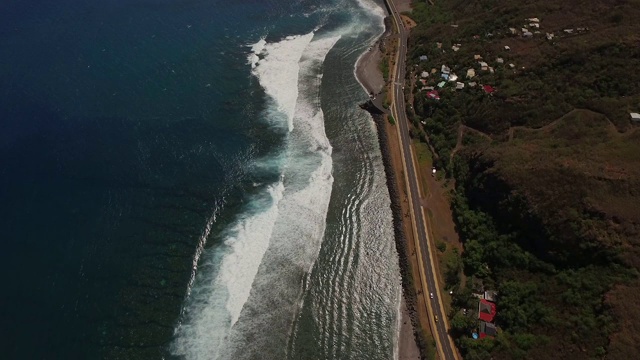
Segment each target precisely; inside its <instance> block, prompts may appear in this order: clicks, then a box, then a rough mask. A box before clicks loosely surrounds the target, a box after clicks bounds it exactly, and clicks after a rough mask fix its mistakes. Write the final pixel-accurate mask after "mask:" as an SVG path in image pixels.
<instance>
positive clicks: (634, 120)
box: [629, 113, 640, 122]
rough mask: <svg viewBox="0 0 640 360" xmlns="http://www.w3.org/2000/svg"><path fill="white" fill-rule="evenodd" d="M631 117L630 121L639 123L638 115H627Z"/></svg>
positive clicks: (639, 117)
mask: <svg viewBox="0 0 640 360" xmlns="http://www.w3.org/2000/svg"><path fill="white" fill-rule="evenodd" d="M629 115H631V121H633V122H640V114H638V113H629Z"/></svg>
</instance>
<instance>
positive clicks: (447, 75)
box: [416, 43, 515, 100]
mask: <svg viewBox="0 0 640 360" xmlns="http://www.w3.org/2000/svg"><path fill="white" fill-rule="evenodd" d="M438 45H441V43H438ZM459 46H461V44H456V45H454V47H458V48H459ZM454 51H456V50H454ZM473 59H474V62H475V64H476V65H475V67H473V66H472V67H469V68H468V69H467V70H466V72H465V75H464V78H463V77H462V76H458V75H457V74H455V73H454V72H453V70H452V69H451V68H450V67H449V66H447V65H446V64H442V65H441V66H440V69H439V70H438V69H437V68H432V69H431V71H430V72H429V71H426V70H424V71H422V72H421V73H420V74H417V75H416V78H418V81H419V83H420V84H421V86H420V85H419V86H420V90H421V91H426V97H427V98H428V99H433V100H440V95H441V94H440V91H442V90H443V89H444V88H446V87H449V88H451V89H454V90H463V89H465V88H478V89H480V90H482V91H484V92H485V93H487V94H492V93H493V92H495V91H496V89H495V87H494V86H491V85H487V84H481V83H478V82H477V81H476V80H477V79H478V77H479V76H480V75H481V74H482V73H490V74H493V73H495V69H494V66H495V65H503V64H504V59H503V58H501V57H498V58H496V59H495V65H494V64H492V65H489V64H488V63H487V62H486V61H483V59H482V56H480V55H474V57H473ZM427 60H428V57H427V56H426V55H422V56H420V61H427ZM509 67H511V68H514V67H515V65H513V64H509ZM449 84H450V86H449Z"/></svg>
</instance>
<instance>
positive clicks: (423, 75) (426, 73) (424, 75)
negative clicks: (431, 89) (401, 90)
mask: <svg viewBox="0 0 640 360" xmlns="http://www.w3.org/2000/svg"><path fill="white" fill-rule="evenodd" d="M420 77H421V78H423V79H424V78H428V77H429V73H428V72H427V71H423V72H422V73H421V74H420Z"/></svg>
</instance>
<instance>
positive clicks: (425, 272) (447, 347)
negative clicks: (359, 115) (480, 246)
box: [386, 0, 458, 360]
mask: <svg viewBox="0 0 640 360" xmlns="http://www.w3.org/2000/svg"><path fill="white" fill-rule="evenodd" d="M386 1H387V4H388V7H389V10H390V11H391V15H392V16H393V20H394V22H395V25H396V30H397V32H398V37H399V42H398V52H397V54H396V62H395V68H394V76H393V90H392V92H391V103H392V106H391V114H392V115H393V117H394V118H395V119H396V123H397V124H398V127H399V134H400V136H399V138H400V139H399V140H400V148H401V149H400V150H401V153H402V161H403V167H404V170H405V182H406V185H407V192H408V194H407V195H408V199H409V202H410V204H409V206H410V209H411V211H410V214H411V218H412V225H413V229H414V238H417V241H416V252H417V253H418V255H419V256H420V259H419V260H420V261H419V263H420V266H419V270H420V277H421V279H420V280H421V282H422V284H423V286H422V289H423V293H422V296H424V297H425V303H427V304H428V305H427V306H428V310H429V313H430V314H432V316H431V317H430V322H431V328H432V329H433V330H434V331H433V333H434V337H435V340H436V347H437V351H438V354H439V355H440V359H446V360H457V359H458V353H457V352H456V350H455V347H454V345H453V342H452V340H451V338H450V337H449V334H448V319H447V313H446V312H445V310H444V305H443V303H442V297H441V296H440V292H441V291H440V290H441V289H440V286H439V285H438V279H437V277H436V272H435V267H434V263H433V261H434V259H435V258H436V255H435V253H434V252H433V251H432V244H431V242H430V241H429V236H430V235H429V234H430V232H429V231H428V229H427V226H426V225H427V223H426V221H425V216H424V209H423V207H422V205H421V203H420V197H421V196H420V191H419V187H418V176H417V172H416V166H415V163H414V160H413V159H414V156H413V153H412V151H411V138H410V137H409V125H408V122H409V121H408V119H407V112H406V109H405V99H404V91H403V89H404V79H405V72H406V69H405V61H406V55H407V37H408V35H409V34H408V30H407V29H406V28H405V25H404V23H403V22H402V19H401V18H400V14H399V13H398V10H397V8H396V5H395V4H394V1H393V0H386ZM430 294H433V299H432V298H431V296H430ZM419 296H420V294H419Z"/></svg>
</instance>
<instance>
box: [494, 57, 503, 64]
mask: <svg viewBox="0 0 640 360" xmlns="http://www.w3.org/2000/svg"><path fill="white" fill-rule="evenodd" d="M496 62H497V63H498V64H504V59H503V58H497V59H496Z"/></svg>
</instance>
